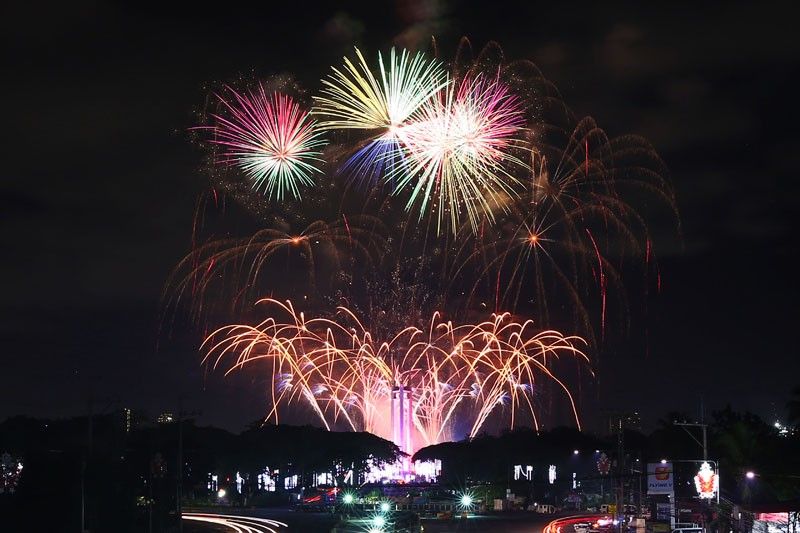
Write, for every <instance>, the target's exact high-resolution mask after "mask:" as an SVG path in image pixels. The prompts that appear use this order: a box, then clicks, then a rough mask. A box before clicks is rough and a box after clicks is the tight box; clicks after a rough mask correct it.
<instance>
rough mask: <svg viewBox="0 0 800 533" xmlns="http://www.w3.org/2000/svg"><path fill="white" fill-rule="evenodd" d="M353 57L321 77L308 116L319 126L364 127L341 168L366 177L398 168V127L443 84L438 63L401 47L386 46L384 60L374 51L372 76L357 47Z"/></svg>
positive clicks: (400, 160)
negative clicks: (358, 142) (375, 66)
mask: <svg viewBox="0 0 800 533" xmlns="http://www.w3.org/2000/svg"><path fill="white" fill-rule="evenodd" d="M355 53H356V58H357V59H356V62H355V63H353V62H352V61H350V59H348V58H345V59H344V68H343V69H342V70H340V69H338V68H336V67H333V74H331V75H330V76H329V77H328V78H326V79H324V80H322V83H323V89H322V94H321V95H320V96H317V97H315V98H314V100H315V103H316V105H315V107H314V109H313V110H312V113H313V114H314V115H317V116H319V117H321V119H322V122H321V124H320V127H321V128H323V129H330V130H364V131H366V132H368V134H369V137H368V138H367V140H366V142H364V143H362V146H361V147H360V148H358V149H357V150H356V152H355V153H354V154H353V155H352V156H351V157H350V158H349V160H348V161H347V163H346V164H345V167H344V170H346V171H349V172H350V173H351V174H352V175H354V176H356V178H357V179H358V180H359V181H362V182H363V181H366V180H368V179H370V178H374V177H375V176H382V177H383V178H386V176H385V174H387V172H384V171H386V170H388V174H396V173H398V172H402V169H403V168H404V160H403V158H402V154H400V149H401V144H400V138H399V132H400V131H402V129H403V128H404V127H406V126H407V125H408V124H409V123H410V122H412V121H413V118H414V116H415V114H416V113H417V112H418V111H419V109H420V108H421V107H422V106H423V105H424V104H425V103H426V102H427V101H428V100H430V99H431V98H432V97H433V96H434V95H435V94H436V93H437V92H438V91H440V90H442V89H443V88H444V87H446V86H447V84H448V83H449V81H448V78H447V74H446V73H445V71H444V70H443V69H442V68H441V66H440V65H439V63H438V62H436V61H434V60H429V59H427V58H426V57H425V56H424V55H423V54H421V53H417V54H416V55H412V54H411V53H409V52H408V51H407V50H402V51H401V52H400V53H399V54H398V53H397V52H396V51H395V49H394V48H392V50H391V52H390V53H389V58H388V61H384V58H383V56H382V55H381V54H380V53H379V54H378V70H379V71H380V79H378V78H377V77H376V76H375V75H374V74H373V72H372V70H371V69H370V67H369V65H368V64H367V61H366V60H365V59H364V56H363V55H362V54H361V51H360V50H359V49H358V48H356V49H355Z"/></svg>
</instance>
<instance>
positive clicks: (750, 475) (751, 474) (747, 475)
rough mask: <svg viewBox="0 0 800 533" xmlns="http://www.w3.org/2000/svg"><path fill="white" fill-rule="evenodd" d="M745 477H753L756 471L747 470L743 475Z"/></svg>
mask: <svg viewBox="0 0 800 533" xmlns="http://www.w3.org/2000/svg"><path fill="white" fill-rule="evenodd" d="M744 477H746V478H747V479H755V477H756V473H755V472H753V471H752V470H748V471H747V473H746V474H745V475H744Z"/></svg>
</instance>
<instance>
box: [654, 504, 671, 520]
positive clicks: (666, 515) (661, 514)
mask: <svg viewBox="0 0 800 533" xmlns="http://www.w3.org/2000/svg"><path fill="white" fill-rule="evenodd" d="M670 516H672V506H671V505H670V504H668V503H657V504H656V520H659V521H661V522H669V519H670Z"/></svg>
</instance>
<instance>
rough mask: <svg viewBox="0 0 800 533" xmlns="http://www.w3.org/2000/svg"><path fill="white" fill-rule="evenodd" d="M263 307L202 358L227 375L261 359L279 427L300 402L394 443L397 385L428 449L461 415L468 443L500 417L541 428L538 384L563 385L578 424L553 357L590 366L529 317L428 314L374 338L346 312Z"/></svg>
mask: <svg viewBox="0 0 800 533" xmlns="http://www.w3.org/2000/svg"><path fill="white" fill-rule="evenodd" d="M262 302H263V303H265V304H267V305H268V306H270V307H271V308H272V311H271V312H270V318H268V319H267V320H265V321H263V322H262V323H260V324H258V325H257V326H248V325H231V326H226V327H224V328H221V329H219V330H217V331H216V332H214V333H212V334H211V335H210V336H209V338H208V339H207V340H206V342H205V348H206V349H207V356H206V361H207V362H208V363H210V364H211V365H212V366H213V367H215V368H216V367H218V366H220V365H224V364H225V363H224V362H225V361H226V360H228V359H230V362H229V363H227V367H228V372H232V371H235V370H238V369H241V368H243V367H245V366H249V365H251V364H252V363H255V362H257V361H266V362H267V363H268V365H269V375H270V376H273V385H272V387H271V391H270V395H271V403H272V410H271V412H270V413H269V415H268V418H274V420H275V421H276V422H277V421H278V418H279V407H280V406H281V405H285V404H291V403H296V402H302V403H304V404H305V405H307V406H310V407H311V409H312V410H313V412H314V413H315V414H316V415H317V417H318V418H319V420H320V421H321V423H322V424H324V425H325V427H327V428H331V427H333V426H334V424H336V423H337V422H341V423H343V424H344V425H346V426H348V427H349V428H351V429H352V430H354V431H361V430H364V431H370V432H372V433H375V434H378V435H383V436H386V437H387V438H390V437H391V435H389V434H388V433H389V432H388V427H387V426H386V422H387V420H386V418H387V417H386V412H387V410H388V404H389V402H390V396H391V394H392V390H393V389H395V388H396V387H403V388H404V389H405V390H407V391H411V394H412V408H411V413H412V422H413V427H414V429H415V433H416V439H415V440H416V441H417V442H418V443H419V444H420V445H429V444H435V443H438V442H442V441H445V440H449V439H451V438H452V437H453V430H454V424H455V418H456V417H457V416H459V417H461V421H462V423H463V421H464V420H465V419H467V418H468V421H469V427H468V428H467V433H468V435H469V436H470V437H474V436H475V435H476V434H477V433H478V432H479V431H480V430H481V428H482V427H484V425H485V423H486V421H487V419H488V418H489V416H490V415H492V414H496V413H497V412H498V411H504V412H505V413H506V414H507V415H508V420H509V426H510V427H512V428H513V427H514V425H515V423H517V422H518V418H520V415H521V412H523V411H524V412H525V413H527V414H528V415H529V416H530V417H531V419H532V420H533V423H534V425H535V426H537V427H538V421H537V407H536V401H535V398H534V391H535V389H536V387H537V385H538V383H539V381H541V380H542V379H543V378H544V379H548V380H552V381H553V382H555V383H557V384H558V385H559V386H560V387H561V388H562V390H563V392H564V394H565V395H566V396H567V398H568V399H569V402H570V404H571V405H572V409H573V413H574V415H575V419H576V422H577V423H578V425H580V423H579V421H578V415H577V411H576V410H575V404H574V401H573V399H572V394H571V393H570V391H569V389H568V388H567V386H566V385H565V384H564V382H563V381H561V380H560V379H559V378H558V377H557V376H556V375H555V374H554V373H553V371H552V360H554V359H558V358H559V357H571V358H575V359H577V360H579V361H585V360H586V356H585V355H584V353H583V352H582V351H581V350H580V348H579V347H578V346H580V345H583V344H585V343H584V341H583V340H582V339H580V338H579V337H566V336H563V335H562V334H560V333H558V332H556V331H540V332H535V331H534V328H533V323H532V321H530V320H527V321H524V322H516V321H513V320H511V318H510V316H509V315H508V314H500V315H492V317H491V318H490V319H489V320H486V321H484V322H481V323H478V324H464V325H454V324H453V323H452V322H445V321H443V320H442V319H441V317H440V315H439V314H438V313H434V315H433V317H432V318H431V321H430V324H429V326H428V328H427V330H421V329H418V328H416V327H405V328H401V329H400V330H399V331H398V332H397V333H396V334H395V335H394V336H393V337H391V338H388V339H376V338H373V336H372V335H371V333H370V332H369V331H367V330H366V329H365V328H364V326H363V325H362V324H361V322H360V321H359V320H358V318H357V317H356V316H355V314H353V313H352V312H351V311H349V310H348V309H346V308H342V307H340V308H339V316H340V317H341V319H325V318H312V319H307V318H306V317H305V315H304V314H303V313H297V312H296V311H295V309H294V307H293V306H292V304H291V302H286V303H280V302H278V301H276V300H271V299H267V300H262ZM275 315H284V316H287V317H288V320H287V321H285V322H284V321H279V320H278V319H276V318H274V316H275Z"/></svg>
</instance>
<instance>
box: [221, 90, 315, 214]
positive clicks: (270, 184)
mask: <svg viewBox="0 0 800 533" xmlns="http://www.w3.org/2000/svg"><path fill="white" fill-rule="evenodd" d="M228 90H229V91H230V93H231V95H232V96H233V98H232V99H229V100H226V99H225V98H223V97H222V96H220V95H217V97H218V98H219V100H220V102H221V103H222V106H223V107H222V112H221V113H220V114H213V115H212V116H213V118H214V120H215V122H216V124H215V125H214V127H213V128H212V130H213V132H214V137H213V138H212V140H211V142H213V143H214V144H217V145H219V146H221V147H223V150H222V153H221V157H220V162H221V163H223V164H234V165H236V166H238V167H239V168H241V169H242V170H243V171H244V172H245V173H246V174H247V175H248V176H249V177H250V178H251V179H252V180H253V187H254V188H255V189H258V190H263V191H264V192H265V194H266V195H267V196H268V197H269V198H270V199H271V198H272V197H273V196H275V197H276V198H277V199H278V200H282V199H283V198H284V197H285V196H286V194H287V193H288V194H291V195H292V196H293V197H294V198H300V187H301V186H310V185H313V184H314V180H313V175H314V174H315V173H317V172H319V169H318V168H317V167H316V166H315V164H317V163H319V162H321V161H322V159H321V157H320V156H321V152H320V151H319V149H320V148H321V147H322V146H324V145H325V144H326V143H325V140H323V139H322V138H321V137H320V135H321V134H320V132H319V131H317V129H316V127H315V123H314V121H313V120H312V119H311V118H310V117H309V113H308V112H307V111H304V110H303V109H301V107H300V104H298V103H297V102H296V101H295V100H294V99H292V98H291V97H290V96H287V95H285V94H281V93H272V94H268V93H267V92H266V91H265V90H264V87H263V86H261V85H259V87H258V89H257V90H255V91H251V92H249V93H248V94H241V93H239V92H237V91H235V90H233V89H231V88H230V87H228Z"/></svg>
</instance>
